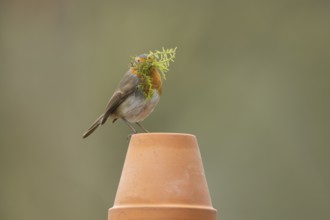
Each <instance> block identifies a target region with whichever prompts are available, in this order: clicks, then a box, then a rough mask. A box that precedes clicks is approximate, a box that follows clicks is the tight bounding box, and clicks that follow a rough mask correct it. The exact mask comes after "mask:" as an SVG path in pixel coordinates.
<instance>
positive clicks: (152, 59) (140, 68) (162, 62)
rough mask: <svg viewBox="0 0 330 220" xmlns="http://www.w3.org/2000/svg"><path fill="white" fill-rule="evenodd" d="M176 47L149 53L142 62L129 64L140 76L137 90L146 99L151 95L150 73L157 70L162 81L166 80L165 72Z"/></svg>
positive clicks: (171, 60) (172, 59)
mask: <svg viewBox="0 0 330 220" xmlns="http://www.w3.org/2000/svg"><path fill="white" fill-rule="evenodd" d="M176 49H177V48H176V47H175V48H174V49H172V48H171V49H164V48H162V51H159V50H156V51H154V52H153V51H149V53H148V54H146V56H147V58H146V60H145V61H144V62H135V60H134V61H133V62H131V66H132V67H133V68H135V69H136V70H137V73H138V74H139V76H140V80H141V82H140V85H139V88H140V89H141V91H142V92H143V94H144V95H145V97H146V99H147V100H148V99H150V98H151V97H152V95H153V88H152V79H151V72H152V70H153V69H154V68H155V69H158V70H159V71H160V72H161V76H162V78H163V79H166V74H165V73H166V72H168V71H169V66H170V62H174V58H175V52H176Z"/></svg>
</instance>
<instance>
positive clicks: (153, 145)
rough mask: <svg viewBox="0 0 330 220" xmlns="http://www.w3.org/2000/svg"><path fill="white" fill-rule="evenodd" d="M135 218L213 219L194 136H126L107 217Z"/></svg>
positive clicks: (165, 134) (109, 219) (146, 134)
mask: <svg viewBox="0 0 330 220" xmlns="http://www.w3.org/2000/svg"><path fill="white" fill-rule="evenodd" d="M137 219H140V220H149V219H150V220H151V219H153V220H158V219H159V220H161V219H162V220H165V219H171V220H188V219H191V220H215V219H216V210H215V209H214V208H213V207H212V203H211V198H210V194H209V190H208V186H207V182H206V178H205V173H204V168H203V163H202V158H201V155H200V151H199V147H198V143H197V139H196V137H195V136H194V135H190V134H176V133H143V134H135V135H133V136H132V137H131V141H130V144H129V147H128V151H127V155H126V159H125V163H124V168H123V171H122V175H121V178H120V182H119V186H118V189H117V194H116V198H115V202H114V206H113V207H112V208H110V209H109V215H108V220H137Z"/></svg>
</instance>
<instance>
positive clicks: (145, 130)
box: [135, 122, 149, 133]
mask: <svg viewBox="0 0 330 220" xmlns="http://www.w3.org/2000/svg"><path fill="white" fill-rule="evenodd" d="M135 124H137V125H138V126H139V127H140V128H141V129H142V130H143V131H144V132H146V133H149V131H148V130H147V129H145V128H144V127H143V126H142V125H141V124H140V123H139V122H135Z"/></svg>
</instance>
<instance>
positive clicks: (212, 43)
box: [0, 0, 330, 220]
mask: <svg viewBox="0 0 330 220" xmlns="http://www.w3.org/2000/svg"><path fill="white" fill-rule="evenodd" d="M329 6H330V3H329V1H267V0H266V1H258V0H254V1H243V0H239V1H191V0H182V1H175V0H172V1H117V2H113V1H91V0H89V1H87V0H80V1H79V0H58V1H56V0H30V1H26V0H11V1H0V28H1V29H0V31H1V32H0V58H1V64H0V97H1V108H0V113H1V114H0V117H1V128H0V129H1V132H0V141H1V143H0V144H1V148H0V171H1V181H0V184H1V187H0V190H1V191H0V192H1V193H0V195H1V196H0V199H1V200H0V201H1V205H0V219H3V220H16V219H25V220H39V219H40V220H41V219H42V220H44V219H48V220H55V219H62V220H64V219H70V220H71V219H79V220H84V219H86V220H87V219H103V220H104V219H107V209H108V208H109V207H111V206H112V205H113V201H114V197H115V192H116V188H117V185H118V182H119V178H120V173H121V168H122V166H123V162H124V158H125V153H126V150H127V145H128V142H127V140H126V137H127V134H128V133H129V132H130V130H129V128H128V127H127V126H126V125H125V124H124V123H122V122H121V121H118V122H116V124H114V125H112V124H110V123H108V124H106V125H105V126H103V127H102V128H101V129H98V130H97V131H96V133H94V134H93V135H92V136H90V137H89V138H88V139H86V140H83V139H82V138H81V135H82V133H83V132H84V131H85V130H86V129H87V128H88V126H89V125H90V124H91V123H92V122H93V121H94V120H95V119H96V117H97V116H98V115H99V114H100V113H102V111H103V110H104V108H105V105H106V103H107V101H108V99H109V98H110V96H111V95H112V93H113V91H114V90H115V89H116V86H117V83H118V82H119V80H120V78H121V77H122V75H123V74H124V73H125V72H126V71H127V68H128V62H129V61H130V57H131V56H134V55H138V54H140V53H143V52H147V51H149V50H154V49H160V48H161V47H162V46H164V47H167V48H169V47H175V46H177V47H178V51H177V57H176V62H175V63H173V64H172V65H171V71H170V72H169V73H168V74H167V80H166V81H165V83H164V89H163V92H164V94H163V97H162V100H161V101H160V104H159V105H158V107H157V108H156V110H155V111H154V113H153V114H152V115H151V116H150V117H149V118H148V119H147V120H146V121H145V122H144V125H145V126H146V127H147V128H148V129H150V130H152V131H157V132H183V133H192V134H195V135H196V136H197V138H198V141H199V145H200V149H201V153H202V157H203V161H204V168H205V171H206V175H207V179H208V184H209V188H210V192H211V195H212V199H213V205H214V207H215V208H216V209H217V210H218V212H219V213H218V216H219V218H220V219H222V220H237V219H244V220H256V219H267V220H278V219H281V220H289V219H290V220H292V219H299V220H310V219H317V220H328V219H330V209H329V207H330V169H329V168H330V160H329V156H330V149H329V146H330V132H329V131H330V125H329V124H330V117H329V112H330V103H329V101H330V97H329V94H330V88H329V82H330V81H329V80H330V61H329V58H330V52H329V51H330V26H329V21H330V13H329V11H330V7H329Z"/></svg>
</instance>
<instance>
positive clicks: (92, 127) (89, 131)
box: [83, 114, 104, 138]
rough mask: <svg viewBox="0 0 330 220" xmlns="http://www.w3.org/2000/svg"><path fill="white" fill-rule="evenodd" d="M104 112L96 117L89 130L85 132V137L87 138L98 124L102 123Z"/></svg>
mask: <svg viewBox="0 0 330 220" xmlns="http://www.w3.org/2000/svg"><path fill="white" fill-rule="evenodd" d="M103 117H104V114H102V115H101V116H100V117H98V118H97V119H96V121H95V122H94V123H93V124H92V125H91V126H90V127H89V128H88V130H87V131H86V132H85V133H84V134H83V138H87V137H88V136H89V135H90V134H91V133H93V132H94V131H95V130H96V128H98V126H100V125H101V122H102V119H103Z"/></svg>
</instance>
